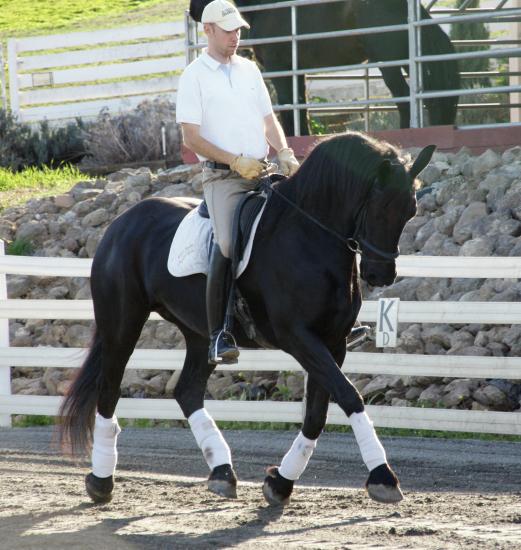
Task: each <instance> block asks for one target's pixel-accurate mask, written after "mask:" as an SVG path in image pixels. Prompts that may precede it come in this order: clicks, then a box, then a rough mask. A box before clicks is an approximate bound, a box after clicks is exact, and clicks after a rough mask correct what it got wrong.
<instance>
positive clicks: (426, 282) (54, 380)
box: [0, 147, 521, 410]
mask: <svg viewBox="0 0 521 550" xmlns="http://www.w3.org/2000/svg"><path fill="white" fill-rule="evenodd" d="M422 179H423V181H424V186H427V187H428V190H430V191H431V192H429V193H427V194H425V195H423V196H422V198H421V199H420V200H419V203H418V215H417V216H416V218H414V219H413V220H412V221H411V222H410V223H409V224H408V225H407V226H406V228H405V231H404V233H403V235H402V239H401V242H400V248H401V251H402V254H424V255H443V256H448V255H450V256H458V255H459V256H487V255H498V256H519V255H520V253H521V147H515V148H513V149H510V150H509V151H506V152H505V153H503V155H499V154H497V153H494V152H493V151H487V152H486V153H484V154H482V155H480V156H477V157H474V156H472V155H471V154H470V153H469V151H467V150H465V149H462V150H460V151H459V152H458V153H457V154H444V153H436V154H435V156H434V158H433V161H432V162H431V164H430V165H429V166H428V167H427V169H426V170H425V171H424V173H423V174H422ZM150 196H163V197H174V196H198V197H200V196H201V173H200V171H199V167H198V166H196V165H194V166H189V165H181V166H178V167H176V168H173V169H170V170H166V171H159V172H158V173H157V174H153V173H151V172H150V170H148V169H143V168H142V169H139V170H128V169H126V170H122V171H120V172H117V173H114V174H111V175H110V176H109V177H107V178H106V179H97V180H90V181H82V182H79V183H77V184H76V185H75V186H74V187H73V188H72V189H71V190H70V191H69V192H68V193H66V194H63V195H59V196H56V197H48V198H42V199H33V200H31V201H29V202H28V203H27V204H25V205H24V206H20V207H13V208H9V209H7V210H5V211H4V212H2V214H1V216H0V238H3V239H5V240H8V241H13V240H14V241H28V242H30V243H31V245H32V247H33V248H34V254H35V255H38V256H63V257H80V258H87V257H92V256H93V255H94V252H95V250H96V246H97V244H98V242H99V241H100V239H101V237H102V235H103V233H104V231H105V230H106V228H107V226H108V224H109V223H110V221H111V220H112V219H113V218H114V217H115V216H116V215H118V214H120V213H122V212H124V211H125V210H126V209H128V208H129V207H130V206H132V205H133V204H135V203H137V202H138V201H140V200H141V199H143V198H146V197H150ZM8 293H9V297H10V298H20V297H23V298H52V299H89V298H90V289H89V282H88V279H85V278H80V277H76V278H63V279H61V278H58V277H47V278H41V277H39V278H36V277H29V276H9V277H8ZM385 296H397V297H400V298H401V299H402V300H421V301H429V300H450V301H469V300H474V301H490V300H492V301H501V302H511V301H517V300H519V298H520V296H521V282H519V281H517V280H508V279H500V280H497V279H495V280H486V279H477V278H476V279H426V278H404V279H401V280H398V281H397V282H396V283H395V284H394V285H393V286H391V287H388V288H385V289H375V290H372V291H371V292H369V291H368V289H365V298H366V299H377V298H378V297H385ZM10 332H11V345H13V346H56V347H59V346H64V347H85V346H88V344H89V341H90V337H91V328H90V323H84V322H77V321H62V320H57V321H52V322H49V321H40V320H29V321H24V320H16V321H11V323H10ZM520 336H521V325H513V326H491V325H480V324H472V325H465V326H461V325H432V324H431V325H419V324H411V325H402V326H401V327H400V333H399V341H398V347H397V348H395V349H394V350H386V351H387V352H389V351H390V352H393V351H394V352H396V353H415V354H443V355H447V356H451V355H474V356H498V357H500V356H501V357H502V356H519V354H520V352H521V339H520ZM183 346H184V342H183V338H182V336H181V334H180V333H179V331H178V330H177V329H176V328H175V327H174V326H173V325H171V324H169V323H167V322H164V321H160V322H157V321H156V322H148V323H147V324H146V325H145V328H144V330H143V333H142V335H141V338H140V340H139V343H138V347H146V348H154V347H158V348H175V347H180V348H182V347H183ZM361 350H363V351H372V352H376V351H378V350H376V349H375V348H374V344H373V343H372V342H366V343H365V344H363V345H362V346H360V347H359V348H358V349H357V351H361ZM447 360H450V358H449V357H448V358H447ZM71 373H72V371H69V370H66V369H47V370H46V371H43V370H41V369H29V368H18V369H14V373H13V384H12V386H13V392H15V393H24V394H50V395H62V394H63V393H64V392H65V391H66V389H67V387H68V384H69V379H70V376H71ZM350 378H351V379H352V380H353V382H354V383H355V385H356V386H357V388H358V389H359V391H360V392H361V393H362V395H363V396H364V398H365V399H366V402H367V403H372V404H392V405H396V406H409V405H413V406H415V405H422V404H425V405H429V406H443V407H448V408H471V409H477V410H481V409H491V410H519V409H520V397H521V383H519V381H516V380H496V379H490V380H476V379H447V378H434V377H426V376H414V377H405V376H389V375H379V376H367V375H360V374H357V375H352V376H351V377H350ZM520 379H521V376H520ZM176 381H177V374H176V373H172V372H167V371H127V372H126V374H125V378H124V381H123V386H122V393H123V395H124V396H140V397H144V396H171V395H172V392H173V388H174V387H175V383H176ZM302 395H303V377H302V375H300V374H289V375H288V374H284V373H280V374H278V373H237V372H230V373H226V374H224V373H216V374H214V375H212V377H211V379H210V382H209V386H208V396H209V397H212V398H216V399H222V398H225V397H234V398H243V399H265V398H268V397H269V398H272V399H284V400H286V399H300V398H301V397H302Z"/></svg>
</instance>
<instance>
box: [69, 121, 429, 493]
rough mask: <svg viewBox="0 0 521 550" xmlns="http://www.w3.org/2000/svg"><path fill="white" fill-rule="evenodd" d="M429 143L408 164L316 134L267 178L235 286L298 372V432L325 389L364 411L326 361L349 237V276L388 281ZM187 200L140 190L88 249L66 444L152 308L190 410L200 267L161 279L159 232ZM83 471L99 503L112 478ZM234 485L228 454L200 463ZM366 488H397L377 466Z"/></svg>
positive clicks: (220, 488) (367, 144)
mask: <svg viewBox="0 0 521 550" xmlns="http://www.w3.org/2000/svg"><path fill="white" fill-rule="evenodd" d="M433 150H434V148H433V147H432V146H430V147H427V148H425V149H424V150H423V151H422V152H421V153H420V154H419V156H418V158H417V159H416V161H415V162H414V164H413V165H412V166H410V165H408V164H407V163H406V161H405V160H404V159H402V158H400V157H399V154H398V151H397V150H396V149H395V148H394V147H392V146H390V145H389V144H386V143H383V142H379V141H376V140H374V139H372V138H369V137H366V136H364V135H363V134H359V133H354V132H353V133H348V134H345V135H339V136H337V137H334V138H331V139H329V140H325V141H323V142H322V143H320V144H319V145H318V146H317V147H316V148H315V149H314V150H313V151H312V152H311V154H310V155H309V157H308V158H307V159H306V160H305V161H304V163H303V164H302V166H301V168H300V169H299V170H298V172H297V173H296V174H295V175H294V176H292V177H290V178H287V179H283V180H281V181H278V182H276V183H274V184H273V189H274V191H273V193H272V195H271V197H270V199H269V201H268V204H267V206H266V209H265V211H264V213H263V217H262V219H261V221H260V224H259V226H258V230H257V234H256V237H255V243H254V245H253V250H252V255H251V259H250V263H249V265H248V267H247V268H246V270H245V271H244V273H243V274H242V275H241V276H240V277H239V278H238V280H237V285H238V288H239V290H240V292H241V294H242V296H243V297H244V298H245V299H246V301H247V302H248V305H249V308H250V310H251V314H252V317H253V320H254V322H255V324H256V326H257V327H258V328H259V331H260V332H261V333H262V335H263V336H264V338H265V339H267V340H268V343H269V344H270V345H271V346H272V347H273V348H278V349H282V350H284V351H285V352H287V353H289V354H291V355H292V356H293V357H294V358H295V359H296V360H297V361H298V362H299V363H300V364H301V365H302V367H303V368H304V369H305V370H306V371H307V373H308V375H309V376H308V381H307V388H306V392H307V401H306V414H305V420H304V424H303V428H302V433H303V434H304V436H305V437H307V438H309V439H313V440H316V439H317V438H318V436H319V435H320V433H321V431H322V429H323V428H324V425H325V423H326V415H327V409H328V403H329V399H330V397H332V398H334V400H335V401H336V403H338V405H339V406H340V407H341V408H342V409H343V411H344V412H345V413H346V415H348V416H349V415H351V414H352V413H354V412H356V413H362V412H363V411H364V403H363V400H362V397H361V396H360V394H359V393H358V391H357V390H356V388H355V387H354V386H353V385H352V384H351V383H350V382H349V380H348V379H347V378H346V377H345V376H344V374H343V373H342V371H341V370H340V367H341V366H342V364H343V362H344V358H345V356H346V336H347V335H348V334H349V333H350V331H351V328H352V327H353V324H354V322H355V319H356V317H357V315H358V312H359V310H360V306H361V302H362V298H361V293H360V286H359V279H358V268H357V263H356V261H355V252H354V250H356V248H355V246H354V245H353V241H352V240H351V239H356V240H357V242H358V245H356V246H360V248H361V264H360V266H361V277H362V278H363V279H364V280H365V281H367V282H368V283H369V284H371V285H389V284H391V283H392V282H393V281H394V279H395V277H396V265H395V260H396V258H397V256H398V241H399V238H400V235H401V233H402V230H403V227H404V225H405V224H406V223H407V221H408V220H409V219H410V218H412V217H413V216H414V214H415V212H416V197H415V189H416V185H415V177H416V176H417V175H418V174H419V172H420V171H421V170H422V169H423V168H424V167H425V166H426V165H427V164H428V162H429V160H430V158H431V156H432V153H433ZM198 203H199V201H197V200H194V199H187V198H176V199H164V198H151V199H147V200H144V201H142V202H140V203H138V204H137V205H136V206H134V207H132V208H130V209H129V210H128V211H126V212H125V213H123V214H121V215H120V216H119V217H118V218H116V220H115V221H114V222H113V223H112V224H111V225H110V227H109V228H108V229H107V231H106V233H105V235H104V236H103V239H102V240H101V242H100V244H99V246H98V249H97V251H96V254H95V257H94V260H93V264H92V274H91V288H92V297H93V302H94V313H95V321H96V329H95V333H94V337H93V341H92V344H91V348H90V350H89V354H88V356H87V358H86V360H85V363H84V364H83V366H82V368H81V369H80V371H79V373H78V376H77V378H76V379H75V381H74V382H73V384H72V386H71V389H70V392H69V394H68V395H67V397H66V398H65V400H64V402H63V404H62V407H61V411H60V416H61V417H62V424H61V433H62V440H64V441H68V442H70V444H71V445H72V448H73V449H76V450H77V451H82V450H85V449H86V448H87V447H88V446H89V444H90V443H91V440H92V432H93V423H94V417H95V413H96V410H97V411H98V413H99V414H100V415H101V416H102V417H104V418H105V419H110V418H112V416H113V414H114V411H115V409H116V405H117V402H118V399H119V397H120V384H121V380H122V377H123V373H124V370H125V366H126V364H127V361H128V359H129V358H130V356H131V354H132V352H133V350H134V347H135V345H136V342H137V340H138V338H139V336H140V333H141V329H142V328H143V325H144V323H145V321H146V320H147V319H148V317H149V315H150V313H151V312H153V311H155V312H157V313H159V314H160V315H161V316H162V317H163V318H164V319H166V320H168V321H171V322H172V323H175V324H176V325H177V326H178V327H179V329H180V330H181V332H182V333H183V335H184V338H185V341H186V359H185V362H184V366H183V369H182V372H181V375H180V378H179V381H178V383H177V386H176V388H175V391H174V397H175V398H176V400H177V401H178V403H179V405H180V407H181V409H182V411H183V414H184V415H185V416H186V418H188V417H190V416H191V415H192V414H193V413H194V412H196V411H199V410H200V409H201V408H203V407H204V396H205V391H206V385H207V381H208V377H209V376H210V374H211V373H212V371H213V370H214V368H215V367H214V366H213V365H209V364H208V345H209V338H208V327H207V321H206V313H205V312H206V309H205V288H206V277H205V276H204V275H202V274H201V275H191V276H187V277H173V276H172V275H170V273H169V272H168V270H167V258H168V254H169V249H170V244H171V242H172V238H173V236H174V234H175V232H176V230H177V228H178V226H179V224H180V223H181V221H182V219H183V218H184V217H185V216H186V215H187V214H188V213H189V212H191V211H192V210H193V208H194V207H196V206H197V204H198ZM295 205H296V206H297V207H298V208H295ZM303 211H304V212H305V213H306V214H307V216H306V215H303ZM310 217H311V218H313V219H311V218H310ZM317 222H320V224H322V226H321V225H319V224H318V223H317ZM323 226H326V228H327V229H325V228H324V227H323ZM236 336H237V342H238V344H239V345H240V346H242V347H251V348H256V347H259V346H258V345H257V343H256V342H254V341H252V340H250V339H249V338H248V337H247V336H246V334H245V332H244V331H243V330H242V329H241V327H240V326H239V325H237V327H236ZM359 444H360V442H359ZM203 453H204V454H205V456H206V455H207V454H208V453H207V450H206V449H203ZM86 481H87V490H88V492H89V494H90V495H91V497H92V498H93V499H94V500H95V501H97V502H106V501H107V500H110V496H111V493H112V488H113V476H110V477H107V478H105V477H96V476H94V474H92V473H91V474H89V475H88V476H87V480H86ZM236 483H237V478H236V476H235V473H234V471H233V469H232V466H231V464H224V465H221V466H218V467H215V468H213V469H212V471H211V474H210V478H209V484H208V488H209V489H210V490H212V491H214V492H216V493H218V494H221V495H223V496H233V495H234V494H235V487H236ZM264 488H265V494H266V495H267V496H266V498H268V500H269V501H270V502H283V503H285V502H287V501H288V499H289V495H290V493H291V491H292V488H293V481H292V480H288V479H286V478H283V477H282V476H281V475H280V474H279V473H278V471H277V469H276V468H275V469H274V470H273V469H272V470H271V471H270V475H268V477H267V478H266V480H265V486H264ZM367 490H368V492H369V495H370V496H371V497H372V498H373V499H375V500H379V501H381V502H396V501H397V500H399V499H400V498H401V493H400V492H399V487H398V480H397V478H396V477H395V475H394V473H393V472H392V470H391V468H390V466H389V465H388V464H387V463H385V464H382V465H381V466H378V467H377V468H374V469H373V470H371V471H370V474H369V479H368V482H367ZM93 495H94V496H93Z"/></svg>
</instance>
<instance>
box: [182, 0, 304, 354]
mask: <svg viewBox="0 0 521 550" xmlns="http://www.w3.org/2000/svg"><path fill="white" fill-rule="evenodd" d="M202 22H203V24H204V31H205V33H206V35H207V37H208V48H207V49H205V51H204V52H203V53H202V55H201V56H200V57H199V58H198V59H196V60H195V61H194V62H193V63H191V64H190V65H188V67H186V69H185V70H184V72H183V74H182V76H181V79H180V82H179V89H178V93H177V122H178V123H180V124H181V125H182V129H183V140H184V143H185V144H186V146H187V147H189V148H190V149H191V150H192V151H194V152H195V153H196V154H197V156H198V158H199V160H200V161H202V163H203V192H204V197H205V200H206V203H207V205H208V211H209V213H210V218H211V220H212V227H213V232H214V245H213V248H212V255H211V259H210V268H209V273H208V280H207V293H206V299H207V315H208V326H209V332H210V336H211V337H210V350H209V357H208V360H209V362H210V363H213V364H216V363H236V362H237V357H238V355H239V350H238V349H237V347H236V346H235V342H234V341H233V339H232V338H231V337H230V336H229V335H228V334H226V333H224V331H223V322H224V315H225V310H226V304H227V302H228V296H227V287H228V286H229V285H228V280H229V273H230V268H231V259H230V258H231V235H232V219H233V213H234V211H235V208H236V206H237V204H238V203H239V201H240V199H241V197H242V196H243V194H244V193H246V192H248V191H250V190H253V189H254V188H255V187H256V185H257V178H258V177H259V176H260V175H261V173H262V172H263V170H264V168H265V163H264V161H265V159H266V156H267V154H268V150H269V147H268V143H269V144H270V145H271V146H272V147H273V148H274V149H275V150H276V151H277V158H278V163H279V167H280V169H281V170H282V172H283V173H284V174H285V175H292V174H293V173H294V172H295V171H296V170H297V169H298V167H299V163H298V161H297V159H296V158H295V155H294V153H293V150H292V149H290V148H289V147H288V144H287V142H286V137H285V135H284V131H283V130H282V127H281V126H280V124H279V122H278V120H277V117H276V116H275V114H274V113H273V109H272V106H271V100H270V97H269V94H268V91H267V89H266V86H265V84H264V81H263V80H262V76H261V74H260V71H259V69H258V68H257V65H256V64H255V63H253V62H251V61H249V60H247V59H244V58H242V57H239V56H238V55H237V54H236V52H237V48H238V46H239V39H240V36H241V28H242V27H246V28H249V25H248V23H246V21H245V20H244V19H243V18H242V17H241V15H240V14H239V12H238V10H237V8H236V7H235V6H234V5H233V4H230V2H227V1H226V0H214V1H213V2H210V3H209V4H208V5H207V6H206V8H205V9H204V12H203V15H202Z"/></svg>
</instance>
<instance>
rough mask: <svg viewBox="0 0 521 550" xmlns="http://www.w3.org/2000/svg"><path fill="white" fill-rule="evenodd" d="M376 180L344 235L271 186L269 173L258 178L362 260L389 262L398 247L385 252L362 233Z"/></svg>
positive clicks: (265, 187)
mask: <svg viewBox="0 0 521 550" xmlns="http://www.w3.org/2000/svg"><path fill="white" fill-rule="evenodd" d="M375 182H376V179H375V180H374V182H373V184H372V185H371V186H370V188H369V191H368V192H367V194H366V197H365V199H364V201H363V202H362V204H361V205H360V207H359V209H358V211H357V213H356V215H355V231H354V233H353V236H352V237H344V236H343V235H341V234H340V233H338V232H337V231H335V230H334V229H331V228H330V227H327V225H324V224H323V223H322V222H320V221H319V220H317V219H316V218H314V217H313V216H312V215H311V214H308V213H307V212H306V211H305V210H303V209H302V208H301V207H300V206H299V205H298V204H296V203H294V202H293V201H292V200H291V199H288V197H286V196H285V195H283V194H282V193H281V192H280V191H279V190H278V189H276V188H275V187H273V185H272V184H271V179H270V175H269V174H267V175H266V176H262V177H261V178H260V181H259V184H260V187H261V188H262V189H263V190H264V191H265V192H266V193H267V194H268V196H269V195H270V194H271V193H274V194H275V195H277V196H278V197H280V198H281V199H282V200H284V201H285V202H287V203H288V204H289V205H291V207H292V208H294V209H295V210H297V211H298V212H300V213H301V214H302V215H303V216H304V217H305V218H307V219H308V220H309V221H311V222H313V223H314V224H315V225H318V227H320V228H321V229H323V230H324V231H326V232H327V233H329V234H331V235H333V236H334V237H336V238H337V239H338V240H339V241H341V242H342V243H343V244H344V245H345V246H346V247H347V248H348V249H349V250H350V251H351V252H353V253H354V254H359V255H360V257H364V260H365V261H366V262H373V263H391V262H394V261H395V260H396V258H398V256H399V255H400V249H399V248H397V249H396V251H395V252H386V251H385V250H381V249H380V248H378V247H377V246H375V245H374V244H371V243H370V242H369V241H368V240H367V239H366V238H365V237H363V236H362V235H363V234H365V229H366V223H367V208H366V207H367V203H368V202H369V198H370V197H371V193H372V191H373V186H374V183H375ZM367 251H370V252H372V253H373V254H376V255H377V256H380V257H381V258H383V260H380V259H376V258H368V257H367Z"/></svg>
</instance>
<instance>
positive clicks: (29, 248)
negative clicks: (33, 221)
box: [6, 239, 34, 256]
mask: <svg viewBox="0 0 521 550" xmlns="http://www.w3.org/2000/svg"><path fill="white" fill-rule="evenodd" d="M33 252H34V246H33V244H32V243H31V241H28V240H27V239H16V240H15V241H13V242H11V243H9V244H8V245H7V249H6V254H7V255H9V256H30V255H31V254H32V253H33Z"/></svg>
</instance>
